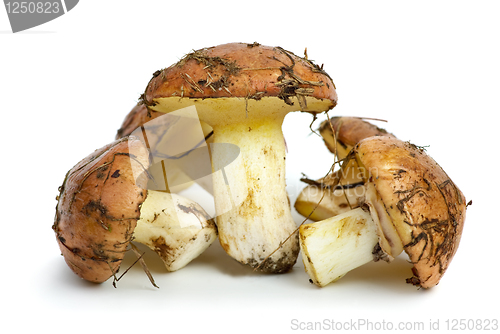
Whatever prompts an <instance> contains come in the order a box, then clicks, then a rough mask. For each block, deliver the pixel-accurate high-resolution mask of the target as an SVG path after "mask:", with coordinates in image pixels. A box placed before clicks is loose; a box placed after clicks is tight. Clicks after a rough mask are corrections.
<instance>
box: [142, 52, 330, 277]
mask: <svg viewBox="0 0 500 334" xmlns="http://www.w3.org/2000/svg"><path fill="white" fill-rule="evenodd" d="M143 100H144V104H146V105H147V106H148V108H149V109H151V110H154V111H159V112H164V113H169V112H172V111H175V110H177V109H180V108H184V107H187V106H195V107H196V110H197V112H198V117H199V118H200V120H201V121H203V122H206V123H207V124H209V125H210V126H211V127H212V128H213V131H214V136H213V137H214V138H213V141H214V144H212V145H210V146H211V153H212V165H213V169H214V171H215V172H214V177H213V184H214V200H215V208H216V214H217V226H218V229H219V240H220V243H221V245H222V247H223V249H224V250H225V251H226V252H227V253H228V254H229V255H230V256H232V257H233V258H234V259H236V260H237V261H239V262H240V263H243V264H246V265H249V266H251V267H253V268H254V269H259V270H261V271H263V272H269V273H282V272H286V271H288V270H289V269H290V268H291V267H292V266H293V265H294V264H295V262H296V259H297V255H298V252H299V246H298V237H297V234H295V235H294V236H293V237H292V238H290V239H288V241H287V242H284V241H285V240H287V238H288V237H289V236H290V235H291V234H293V232H294V231H295V230H296V227H297V226H296V224H295V222H294V221H293V219H292V215H291V209H290V205H289V202H288V197H287V193H286V189H285V186H286V185H285V159H286V157H285V142H284V138H283V134H282V130H281V125H282V122H283V119H284V117H285V115H286V114H287V113H288V112H290V111H295V110H301V111H305V112H309V113H312V114H316V113H320V112H324V111H327V110H329V109H331V108H333V107H334V106H335V105H336V101H337V94H336V91H335V86H334V84H333V82H332V80H331V78H330V77H329V76H328V75H327V74H326V73H325V71H323V69H322V68H320V67H319V66H317V65H315V64H313V63H312V62H311V61H310V60H308V59H305V58H300V57H298V56H296V55H294V54H293V53H291V52H289V51H286V50H284V49H283V48H280V47H268V46H263V45H260V44H258V43H253V44H243V43H230V44H224V45H219V46H216V47H211V48H205V49H201V50H197V51H194V52H192V53H190V54H188V55H186V56H185V57H184V58H182V59H181V60H180V61H179V62H178V63H176V64H174V65H172V66H170V67H168V68H165V69H163V70H161V71H157V72H156V73H155V74H154V76H153V78H152V79H151V81H150V82H149V84H148V86H147V88H146V91H145V93H144V95H143ZM224 143H228V144H233V145H236V146H237V147H238V148H239V150H240V151H239V156H238V159H237V160H236V161H235V163H234V168H224V166H226V165H227V161H228V160H229V159H232V156H233V154H234V152H233V151H232V150H231V149H229V148H230V146H227V145H223V144H224Z"/></svg>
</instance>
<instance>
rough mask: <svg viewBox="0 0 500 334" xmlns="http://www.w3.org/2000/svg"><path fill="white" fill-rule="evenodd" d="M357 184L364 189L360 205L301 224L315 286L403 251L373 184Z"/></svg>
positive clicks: (302, 243)
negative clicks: (326, 217)
mask: <svg viewBox="0 0 500 334" xmlns="http://www.w3.org/2000/svg"><path fill="white" fill-rule="evenodd" d="M358 188H360V189H363V190H364V195H363V196H359V201H360V205H361V207H359V208H356V209H353V210H350V211H347V212H344V213H341V214H339V215H336V216H334V217H331V218H328V219H325V220H322V221H319V222H316V223H311V224H305V225H302V226H301V227H300V230H299V237H300V247H301V250H302V252H303V262H304V266H305V269H306V272H307V273H308V274H309V276H310V277H311V280H312V281H313V283H314V284H316V285H318V286H321V287H322V286H325V285H327V284H329V283H331V282H334V281H336V280H338V279H340V278H341V277H342V276H344V275H345V274H346V273H347V272H349V271H351V270H353V269H355V268H357V267H359V266H362V265H364V264H366V263H368V262H370V261H379V260H384V261H386V262H390V261H392V260H393V259H394V258H395V257H396V256H397V255H399V254H400V253H401V252H402V251H403V247H402V244H401V240H400V237H399V236H398V234H397V232H396V231H395V230H394V225H393V223H392V220H391V218H390V217H389V215H388V214H387V211H386V210H385V208H384V205H383V203H382V201H381V200H380V199H379V197H378V195H377V191H376V189H375V187H374V186H373V185H372V184H371V183H367V184H365V185H364V186H360V187H358ZM358 190H359V189H358Z"/></svg>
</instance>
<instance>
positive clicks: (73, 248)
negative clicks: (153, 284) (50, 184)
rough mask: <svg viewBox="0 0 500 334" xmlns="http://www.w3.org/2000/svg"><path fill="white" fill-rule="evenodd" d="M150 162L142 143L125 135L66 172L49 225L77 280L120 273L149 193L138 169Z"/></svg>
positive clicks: (145, 179) (102, 278)
mask: <svg viewBox="0 0 500 334" xmlns="http://www.w3.org/2000/svg"><path fill="white" fill-rule="evenodd" d="M148 165H149V155H148V151H147V149H146V147H145V146H144V145H143V143H142V142H141V141H140V140H138V139H135V138H134V137H126V138H123V139H120V140H117V141H115V142H113V143H111V144H109V145H106V146H104V147H102V148H101V149H99V150H96V151H95V152H94V153H92V154H90V155H89V156H87V157H86V158H85V159H83V160H82V161H81V162H79V163H78V164H77V165H76V166H74V167H73V168H72V169H71V170H70V171H69V172H68V173H67V175H66V178H65V180H64V183H63V185H62V186H61V187H60V194H59V196H58V204H57V207H56V216H55V222H54V225H53V227H52V228H53V230H54V232H55V233H56V237H57V242H58V244H59V247H60V249H61V252H62V255H63V256H64V259H65V261H66V263H67V264H68V266H69V267H70V268H71V269H72V270H73V271H74V272H75V273H76V274H77V275H78V276H80V277H81V278H84V279H86V280H88V281H91V282H96V283H100V282H104V281H106V280H107V279H108V278H110V277H111V276H112V275H113V274H115V273H116V272H117V271H118V268H119V266H120V263H121V261H122V259H123V256H124V253H125V251H126V249H127V245H128V243H129V242H130V241H131V237H132V232H133V231H134V228H135V226H136V222H137V220H138V219H139V217H140V207H141V204H142V203H143V202H144V200H145V198H146V196H147V193H146V190H145V189H146V184H147V176H146V174H145V173H141V171H144V170H145V168H147V167H148ZM134 175H135V176H134ZM136 176H138V177H137V179H136Z"/></svg>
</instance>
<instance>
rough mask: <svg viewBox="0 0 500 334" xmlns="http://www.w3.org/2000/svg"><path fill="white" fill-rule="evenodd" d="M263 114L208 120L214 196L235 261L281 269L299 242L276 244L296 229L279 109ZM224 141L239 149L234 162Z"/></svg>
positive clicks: (222, 233) (292, 260) (224, 242)
mask: <svg viewBox="0 0 500 334" xmlns="http://www.w3.org/2000/svg"><path fill="white" fill-rule="evenodd" d="M267 117H268V118H267V119H266V118H264V117H256V118H254V117H249V118H246V117H242V119H241V121H239V122H235V123H230V124H218V125H216V126H214V145H213V146H212V159H213V160H212V161H213V168H214V171H215V174H214V198H215V208H216V212H217V226H218V228H219V240H220V243H221V245H222V247H223V248H224V249H225V250H226V252H227V253H228V254H229V255H231V256H232V257H233V258H235V259H236V260H238V261H240V262H241V263H245V264H248V265H250V266H252V267H258V266H259V265H261V264H262V266H260V267H259V269H261V270H263V271H268V272H281V271H286V270H288V269H289V268H290V267H291V266H292V265H293V264H294V263H295V260H296V255H297V254H298V251H299V248H298V243H297V239H294V240H290V242H286V243H283V244H282V242H283V241H284V240H285V239H287V238H288V237H289V236H290V235H291V234H292V233H293V231H294V230H295V229H296V224H295V222H294V220H293V218H292V215H291V210H290V205H289V202H288V197H287V193H286V183H285V154H286V153H285V142H284V138H283V134H282V132H281V124H282V121H283V118H284V113H283V114H282V115H277V116H275V117H271V116H267ZM227 143H231V144H234V145H235V146H234V147H238V148H239V150H240V152H239V155H238V158H237V159H236V160H235V161H234V162H232V161H231V160H232V159H234V147H233V148H231V146H229V145H227ZM275 250H277V251H276V252H275V253H274V254H273V255H272V256H271V257H269V258H267V256H268V255H270V254H271V253H272V252H273V251H275ZM264 260H266V261H265V263H262V261H264Z"/></svg>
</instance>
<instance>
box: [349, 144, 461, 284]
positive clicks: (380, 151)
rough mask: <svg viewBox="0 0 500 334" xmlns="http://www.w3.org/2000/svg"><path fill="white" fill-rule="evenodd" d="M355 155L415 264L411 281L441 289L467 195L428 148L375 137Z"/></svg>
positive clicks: (356, 148)
mask: <svg viewBox="0 0 500 334" xmlns="http://www.w3.org/2000/svg"><path fill="white" fill-rule="evenodd" d="M354 152H355V154H356V159H357V161H358V163H359V165H360V167H361V168H363V169H364V170H365V171H366V177H367V181H368V182H370V183H372V184H373V185H374V186H375V189H376V192H377V194H378V196H379V197H380V199H381V200H382V202H383V204H384V206H385V210H386V212H387V213H388V215H389V216H390V218H391V220H392V224H393V225H394V229H395V230H396V232H397V234H398V235H399V237H400V238H401V241H402V245H403V248H404V250H405V251H406V253H407V254H408V255H409V257H410V261H411V262H412V264H413V265H414V267H413V273H414V275H415V276H414V277H412V278H411V279H409V280H408V281H409V282H410V283H413V284H415V285H420V286H422V287H423V288H429V287H432V286H434V285H436V284H437V283H438V282H439V280H440V279H441V277H442V275H443V274H444V272H445V271H446V269H447V268H448V266H449V264H450V262H451V260H452V258H453V256H454V255H455V252H456V251H457V248H458V244H459V242H460V237H461V234H462V229H463V225H464V221H465V210H466V206H467V205H466V200H465V197H464V195H463V194H462V192H461V191H460V190H459V189H458V188H457V186H456V185H455V184H454V183H453V181H452V180H451V179H450V178H449V177H448V175H447V174H446V173H445V172H444V170H443V169H442V168H441V167H440V166H439V165H438V164H437V163H436V162H435V161H434V160H433V159H432V158H431V157H430V156H429V155H427V154H426V152H425V151H424V150H423V149H422V148H419V147H417V146H415V145H413V144H410V143H408V142H403V141H400V140H398V139H395V138H392V137H370V138H367V139H364V140H362V141H361V142H359V143H358V144H357V145H356V146H355V148H354Z"/></svg>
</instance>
